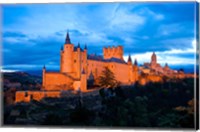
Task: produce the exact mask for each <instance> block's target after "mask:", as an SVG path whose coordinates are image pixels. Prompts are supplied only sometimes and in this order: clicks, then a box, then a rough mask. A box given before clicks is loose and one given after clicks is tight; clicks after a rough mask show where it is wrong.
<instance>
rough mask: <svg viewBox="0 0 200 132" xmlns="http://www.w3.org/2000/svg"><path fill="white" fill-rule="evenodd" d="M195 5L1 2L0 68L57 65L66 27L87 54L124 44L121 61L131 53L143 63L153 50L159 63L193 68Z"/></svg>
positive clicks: (56, 67) (40, 67)
mask: <svg viewBox="0 0 200 132" xmlns="http://www.w3.org/2000/svg"><path fill="white" fill-rule="evenodd" d="M158 4H159V7H158ZM185 8H187V9H188V10H185ZM195 8H196V2H186V3H178V2H173V3H170V2H163V3H153V2H152V3H138V2H137V3H136V2H130V3H108V4H102V3H98V4H97V3H92V4H88V3H87V4H62V5H61V4H36V5H30V4H23V5H22V4H18V5H3V6H2V10H3V19H2V20H3V23H2V27H3V32H2V42H3V48H2V54H3V58H2V64H3V65H2V68H1V69H2V70H10V71H12V70H13V71H15V70H18V71H31V70H32V71H33V70H42V67H43V65H46V67H47V69H49V70H55V69H56V70H59V65H60V61H59V60H60V47H61V46H62V45H64V40H65V35H66V32H67V30H68V31H69V34H70V38H71V41H72V43H73V44H74V45H75V46H76V45H77V44H78V43H79V42H80V44H81V47H83V46H84V45H85V44H87V47H88V53H89V54H92V53H93V54H95V53H96V54H97V55H102V53H103V50H102V49H103V47H108V46H117V45H122V46H123V47H124V56H123V57H124V60H125V61H127V59H128V54H131V57H132V60H134V59H135V58H136V59H137V61H138V63H139V64H140V65H141V64H143V63H144V62H150V57H151V54H152V52H155V53H156V55H157V59H158V63H160V64H161V65H162V66H163V65H164V64H165V63H168V65H169V66H170V67H172V68H173V67H174V68H175V67H176V68H177V69H180V68H183V67H185V69H190V70H189V71H190V72H191V71H193V72H194V69H193V68H194V65H196V48H197V42H196V41H197V40H196V39H195V38H196V36H195V35H196V32H195V31H196V30H195V19H196V16H198V15H197V14H195ZM52 9H53V10H52ZM13 10H14V12H13ZM63 10H64V11H63ZM169 11H170V12H169ZM105 13H107V14H106V15H104V14H105ZM182 14H185V15H184V16H183V15H182ZM195 15H196V16H195ZM52 16H53V17H52ZM55 20H56V21H55ZM22 23H23V24H22ZM152 29H153V30H152ZM144 47H145V48H144ZM197 57H198V56H197ZM183 69H184V68H183ZM186 71H187V70H186Z"/></svg>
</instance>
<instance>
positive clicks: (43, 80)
mask: <svg viewBox="0 0 200 132" xmlns="http://www.w3.org/2000/svg"><path fill="white" fill-rule="evenodd" d="M45 73H46V67H45V65H44V67H43V68H42V88H44V87H45Z"/></svg>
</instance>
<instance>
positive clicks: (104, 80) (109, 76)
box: [99, 67, 118, 88]
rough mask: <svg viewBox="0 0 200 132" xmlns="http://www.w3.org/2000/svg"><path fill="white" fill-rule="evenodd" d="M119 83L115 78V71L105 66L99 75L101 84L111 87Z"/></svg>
mask: <svg viewBox="0 0 200 132" xmlns="http://www.w3.org/2000/svg"><path fill="white" fill-rule="evenodd" d="M117 84H118V83H117V80H116V79H115V75H114V73H113V72H112V71H111V70H110V69H109V68H108V67H105V68H104V70H103V71H102V74H101V76H100V77H99V85H100V86H102V87H106V88H110V87H116V86H117Z"/></svg>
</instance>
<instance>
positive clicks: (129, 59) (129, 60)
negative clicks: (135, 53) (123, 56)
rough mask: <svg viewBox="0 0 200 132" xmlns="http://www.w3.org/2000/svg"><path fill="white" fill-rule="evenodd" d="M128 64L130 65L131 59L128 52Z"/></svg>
mask: <svg viewBox="0 0 200 132" xmlns="http://www.w3.org/2000/svg"><path fill="white" fill-rule="evenodd" d="M127 63H128V65H132V59H131V56H130V54H129V56H128V62H127Z"/></svg>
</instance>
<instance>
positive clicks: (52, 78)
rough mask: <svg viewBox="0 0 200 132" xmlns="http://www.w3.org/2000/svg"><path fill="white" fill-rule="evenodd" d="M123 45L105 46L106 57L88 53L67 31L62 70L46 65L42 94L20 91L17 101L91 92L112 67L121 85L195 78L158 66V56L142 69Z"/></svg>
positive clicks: (104, 53)
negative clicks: (74, 41)
mask: <svg viewBox="0 0 200 132" xmlns="http://www.w3.org/2000/svg"><path fill="white" fill-rule="evenodd" d="M123 54H124V51H123V46H117V47H107V48H106V47H104V48H103V56H99V55H95V54H88V49H87V46H86V45H85V47H84V49H82V48H81V47H80V44H79V43H78V45H77V46H74V44H73V43H71V40H70V37H69V33H68V32H67V35H66V39H65V44H64V46H62V47H61V50H60V71H59V72H49V71H47V70H46V67H45V66H44V67H43V69H42V88H41V90H39V91H17V92H16V99H15V102H21V101H24V102H30V100H32V99H34V100H38V101H39V100H41V99H42V98H45V97H56V98H58V97H61V95H62V92H63V91H70V90H72V91H81V92H90V91H91V89H88V86H87V85H88V82H90V80H93V81H94V83H95V84H98V79H99V77H100V76H101V75H102V71H103V70H104V68H105V67H108V68H109V69H110V70H111V71H112V72H113V73H114V76H115V79H116V80H117V81H118V82H120V84H121V85H132V84H135V83H136V82H139V83H140V84H141V85H145V84H146V83H148V82H162V80H163V76H168V77H170V78H184V77H187V76H188V77H193V75H189V74H188V75H186V74H184V73H183V72H182V71H181V72H178V71H176V70H172V69H170V68H169V66H168V64H167V63H166V64H165V66H164V67H162V66H161V65H160V64H159V63H157V57H156V54H155V53H153V54H152V56H151V62H150V63H144V64H143V65H141V66H138V64H137V60H136V59H135V61H134V63H133V62H132V59H131V56H130V55H129V56H128V61H127V62H126V61H124V58H123Z"/></svg>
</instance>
